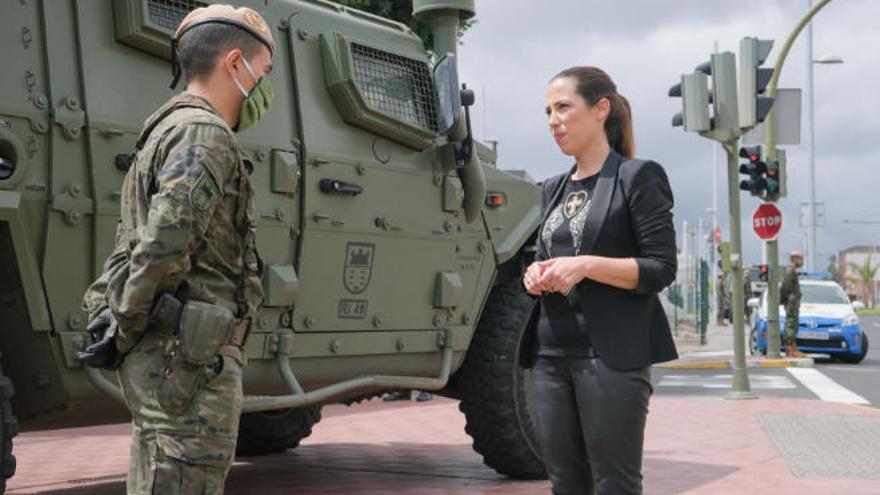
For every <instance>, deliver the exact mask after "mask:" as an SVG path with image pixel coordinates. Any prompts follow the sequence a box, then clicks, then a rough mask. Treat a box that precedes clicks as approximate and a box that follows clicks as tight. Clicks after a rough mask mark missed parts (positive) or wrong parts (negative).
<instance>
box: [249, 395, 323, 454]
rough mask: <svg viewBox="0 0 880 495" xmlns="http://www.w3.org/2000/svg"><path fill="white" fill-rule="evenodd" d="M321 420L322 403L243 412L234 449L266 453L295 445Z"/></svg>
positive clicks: (310, 432) (251, 452)
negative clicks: (276, 409) (275, 409)
mask: <svg viewBox="0 0 880 495" xmlns="http://www.w3.org/2000/svg"><path fill="white" fill-rule="evenodd" d="M320 420H321V406H312V407H301V408H293V409H282V410H280V411H265V412H252V413H245V414H242V415H241V420H240V421H239V426H238V445H237V446H236V449H235V453H236V455H241V456H249V455H265V454H277V453H279V452H284V451H285V450H287V449H293V448H296V447H297V446H298V445H299V442H300V440H302V439H303V438H306V437H307V436H309V435H311V434H312V426H314V425H315V423H317V422H318V421H320Z"/></svg>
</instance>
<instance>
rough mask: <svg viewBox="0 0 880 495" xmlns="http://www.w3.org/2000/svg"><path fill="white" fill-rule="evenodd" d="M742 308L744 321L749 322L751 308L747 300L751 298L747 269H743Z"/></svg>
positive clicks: (750, 284) (750, 285)
mask: <svg viewBox="0 0 880 495" xmlns="http://www.w3.org/2000/svg"><path fill="white" fill-rule="evenodd" d="M742 272H743V275H742V276H743V287H742V290H743V307H744V311H745V313H744V314H745V317H746V321H747V322H748V321H750V318H751V317H752V308H751V306H749V299H751V298H752V280H751V278H749V270H748V269H747V268H743V270H742Z"/></svg>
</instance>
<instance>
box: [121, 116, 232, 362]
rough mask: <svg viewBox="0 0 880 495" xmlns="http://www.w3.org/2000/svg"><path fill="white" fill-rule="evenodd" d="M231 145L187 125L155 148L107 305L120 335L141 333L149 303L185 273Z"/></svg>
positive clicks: (218, 134)
mask: <svg viewBox="0 0 880 495" xmlns="http://www.w3.org/2000/svg"><path fill="white" fill-rule="evenodd" d="M233 146H234V143H233V142H232V136H230V135H229V133H228V132H227V131H226V130H225V129H223V128H221V127H219V126H216V125H211V124H190V125H186V126H182V127H181V128H178V129H176V130H174V131H172V133H171V134H170V135H168V136H167V137H166V138H165V141H164V142H163V144H162V146H161V147H160V148H159V151H158V153H159V156H160V157H164V159H163V160H162V162H161V163H162V164H161V166H159V167H158V170H157V174H156V187H157V192H156V194H154V195H153V196H152V198H151V201H150V209H149V213H148V214H147V220H146V223H145V225H143V226H142V227H141V228H140V231H139V232H138V238H139V242H138V243H137V245H136V246H135V247H134V249H133V250H132V254H131V262H130V265H129V276H128V280H127V281H126V282H125V286H124V288H123V291H122V297H121V298H120V300H119V303H118V304H117V305H116V307H112V306H111V309H112V310H113V313H114V315H115V316H116V319H117V321H118V322H119V328H120V331H121V332H122V333H123V335H127V336H132V335H136V334H139V333H141V332H143V331H144V329H145V328H146V326H147V322H148V317H149V314H150V310H151V309H152V306H153V301H154V300H155V299H156V298H157V296H159V295H160V294H162V293H164V292H174V291H175V290H176V289H177V287H178V286H179V285H180V283H181V282H182V281H183V280H184V278H185V277H186V274H187V273H188V272H189V270H190V259H189V258H190V255H191V254H192V253H193V252H194V251H195V250H196V249H197V248H198V247H199V245H200V244H201V243H202V242H203V240H204V235H205V231H206V229H207V228H208V225H209V222H210V219H211V216H212V215H213V213H214V210H215V208H216V207H217V204H218V203H219V200H220V198H221V196H222V194H223V193H222V191H223V185H224V184H225V183H226V182H227V180H228V179H229V177H230V176H231V173H232V170H233V167H234V166H235V151H234V148H233ZM126 340H127V341H133V339H131V338H128V339H126ZM121 350H125V349H121Z"/></svg>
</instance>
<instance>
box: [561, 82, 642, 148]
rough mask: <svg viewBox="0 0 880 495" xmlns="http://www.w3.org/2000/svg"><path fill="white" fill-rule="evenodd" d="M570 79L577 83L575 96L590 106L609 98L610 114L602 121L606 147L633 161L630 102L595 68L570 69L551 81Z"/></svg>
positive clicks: (633, 142) (633, 139)
mask: <svg viewBox="0 0 880 495" xmlns="http://www.w3.org/2000/svg"><path fill="white" fill-rule="evenodd" d="M568 77H570V78H572V79H574V80H575V81H577V93H578V94H579V95H581V98H583V99H584V101H585V102H587V104H588V105H590V106H593V105H595V104H596V103H598V102H599V100H601V99H602V98H608V102H609V103H611V111H610V112H608V118H607V119H606V120H605V135H606V136H607V137H608V144H610V145H611V147H612V148H613V149H614V150H615V151H617V152H618V153H620V154H621V155H623V156H625V157H627V158H632V157H633V156H634V155H635V152H636V143H635V138H634V137H633V129H632V110H631V109H630V106H629V102H628V101H627V100H626V98H624V97H623V95H621V94H620V93H618V92H617V85H615V84H614V81H612V80H611V77H609V76H608V74H606V73H605V71H603V70H602V69H600V68H598V67H584V66H578V67H571V68H569V69H565V70H564V71H562V72H560V73H559V74H556V76H554V77H553V79H552V80H556V79H560V78H568Z"/></svg>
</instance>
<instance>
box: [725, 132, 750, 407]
mask: <svg viewBox="0 0 880 495" xmlns="http://www.w3.org/2000/svg"><path fill="white" fill-rule="evenodd" d="M738 141H739V140H738V139H734V140H732V141H726V142H724V143H722V145H723V146H724V151H725V152H726V153H727V187H728V192H729V202H730V204H729V207H730V208H729V209H730V250H731V253H730V265H731V271H732V273H731V274H732V275H733V282H732V289H731V291H730V292H731V303H730V304H731V310H730V314H731V316H732V317H733V322H732V323H733V389H732V390H731V391H730V393H729V394H727V398H728V399H755V398H757V396H756V395H755V394H754V393H753V392H752V389H751V386H750V385H749V375H748V373H747V372H746V340H745V326H744V319H745V318H744V316H745V314H744V313H745V305H744V301H743V297H744V294H743V291H742V287H743V270H742V265H743V262H742V228H741V225H740V223H741V218H742V217H741V215H740V201H739V155H738V154H737V142H738Z"/></svg>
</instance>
